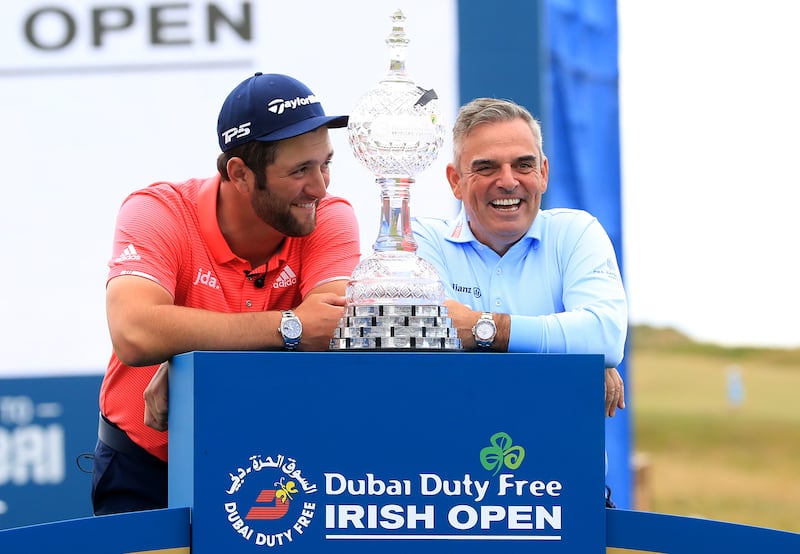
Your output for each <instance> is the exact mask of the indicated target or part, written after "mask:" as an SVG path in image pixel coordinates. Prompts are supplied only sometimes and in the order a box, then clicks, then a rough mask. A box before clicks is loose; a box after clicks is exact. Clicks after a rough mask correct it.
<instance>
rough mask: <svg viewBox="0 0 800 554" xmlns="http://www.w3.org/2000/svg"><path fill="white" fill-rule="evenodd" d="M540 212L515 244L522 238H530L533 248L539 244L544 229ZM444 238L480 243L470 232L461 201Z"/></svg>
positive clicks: (451, 240)
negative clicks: (459, 207)
mask: <svg viewBox="0 0 800 554" xmlns="http://www.w3.org/2000/svg"><path fill="white" fill-rule="evenodd" d="M541 213H542V210H539V213H538V214H537V215H536V217H535V218H534V219H533V225H531V226H530V227H529V228H528V230H527V232H526V233H525V234H524V235H523V237H522V239H521V240H520V241H518V243H517V244H519V242H524V239H531V240H532V241H533V246H534V248H536V247H537V246H538V245H539V243H540V242H541V240H542V231H543V229H544V221H543V220H544V218H543V217H542V216H541ZM446 239H447V240H448V241H450V242H457V243H458V242H461V243H467V242H477V243H480V241H479V240H478V239H477V238H475V235H474V234H473V233H472V229H470V227H469V218H468V217H467V211H466V210H465V209H464V203H463V202H462V203H461V209H460V210H459V212H458V215H457V216H456V218H455V219H453V220H452V221H451V222H450V225H449V226H448V228H447V237H446ZM480 244H482V243H480Z"/></svg>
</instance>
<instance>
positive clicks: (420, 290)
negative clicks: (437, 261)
mask: <svg viewBox="0 0 800 554" xmlns="http://www.w3.org/2000/svg"><path fill="white" fill-rule="evenodd" d="M345 295H346V303H347V305H349V306H363V305H370V304H431V305H441V304H442V302H444V285H443V284H442V281H441V280H440V278H439V272H438V271H436V268H435V267H434V266H433V265H432V264H431V263H430V262H428V261H427V260H425V259H424V258H420V257H419V256H417V255H416V254H415V253H413V252H404V251H396V252H376V253H374V254H373V255H372V256H369V257H367V258H364V259H363V260H361V262H360V263H359V264H358V265H357V266H356V268H355V269H354V270H353V274H352V276H351V277H350V281H349V282H348V284H347V291H346V293H345Z"/></svg>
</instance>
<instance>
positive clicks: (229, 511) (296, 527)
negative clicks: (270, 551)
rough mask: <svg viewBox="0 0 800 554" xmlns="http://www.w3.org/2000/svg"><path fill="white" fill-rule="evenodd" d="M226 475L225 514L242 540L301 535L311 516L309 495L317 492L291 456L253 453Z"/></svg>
mask: <svg viewBox="0 0 800 554" xmlns="http://www.w3.org/2000/svg"><path fill="white" fill-rule="evenodd" d="M228 475H229V476H230V481H231V484H230V486H229V487H228V488H227V489H226V490H225V493H226V494H227V496H228V498H227V499H226V500H227V501H226V502H225V503H224V509H225V514H226V516H227V519H228V523H229V524H230V526H231V529H232V530H233V531H234V532H235V533H237V534H238V535H239V536H240V537H241V538H242V540H245V541H247V542H249V543H251V544H254V545H256V546H266V547H270V548H271V547H275V546H284V545H286V544H289V543H291V542H293V541H294V540H295V538H297V537H299V536H301V535H302V534H303V533H304V532H305V530H306V528H308V526H309V525H310V524H311V521H312V520H313V519H314V514H315V513H316V502H315V501H314V500H313V499H310V498H309V495H311V494H313V493H315V492H317V485H316V484H315V483H313V482H311V481H309V480H308V479H307V478H306V477H305V476H303V471H302V469H301V468H300V467H299V465H298V464H297V460H295V459H294V458H290V457H286V456H284V455H283V454H278V455H276V456H275V457H274V458H273V457H272V456H268V457H266V458H264V457H263V456H262V455H261V454H254V455H253V456H250V458H249V463H247V464H244V465H242V466H240V467H237V468H236V469H235V470H234V471H231V472H229V473H228ZM312 498H313V497H312Z"/></svg>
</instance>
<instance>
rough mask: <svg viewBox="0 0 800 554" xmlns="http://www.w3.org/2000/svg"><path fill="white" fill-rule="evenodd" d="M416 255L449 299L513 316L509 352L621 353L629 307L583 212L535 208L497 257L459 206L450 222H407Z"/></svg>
mask: <svg viewBox="0 0 800 554" xmlns="http://www.w3.org/2000/svg"><path fill="white" fill-rule="evenodd" d="M411 228H412V231H413V234H414V238H415V240H416V241H417V244H418V250H417V254H418V255H419V256H420V257H422V258H425V259H427V260H428V261H430V262H431V263H432V264H433V265H434V266H435V267H436V269H437V270H438V271H439V275H440V276H441V279H442V281H443V283H444V285H445V292H446V295H447V297H448V298H452V299H454V300H457V301H458V302H461V303H462V304H466V305H467V306H470V307H471V308H472V309H473V310H478V311H486V312H494V313H506V314H510V316H511V335H510V338H509V343H508V351H509V352H551V353H570V354H603V355H604V356H605V363H606V367H616V366H617V365H618V364H619V363H620V362H621V361H622V357H623V354H624V350H625V339H626V336H627V330H628V305H627V300H626V297H625V290H624V288H623V284H622V278H621V276H620V271H619V265H618V264H617V258H616V255H615V253H614V247H613V245H612V243H611V240H610V239H609V237H608V234H607V233H606V231H605V229H603V227H602V225H601V224H600V222H599V221H598V220H597V218H595V217H594V216H592V215H591V214H589V213H587V212H585V211H582V210H572V209H551V210H540V211H539V213H538V214H537V216H536V218H535V219H534V221H533V225H531V228H530V229H529V230H528V232H527V233H526V234H525V236H523V237H522V238H521V239H520V240H519V241H518V242H516V243H515V244H514V245H513V246H512V247H511V248H510V249H509V250H508V251H507V252H506V253H505V254H504V255H503V256H502V257H501V256H499V255H498V254H497V253H496V252H494V251H493V250H492V249H491V248H489V247H488V246H486V245H484V244H481V243H480V242H479V241H478V240H477V239H476V238H475V236H474V235H473V234H472V231H471V230H470V228H469V225H468V223H467V216H466V213H465V211H464V209H463V206H462V209H461V212H460V213H459V214H458V216H457V217H456V218H455V219H454V220H453V221H446V220H443V219H438V218H430V217H426V218H412V222H411Z"/></svg>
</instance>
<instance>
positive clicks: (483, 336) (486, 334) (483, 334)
mask: <svg viewBox="0 0 800 554" xmlns="http://www.w3.org/2000/svg"><path fill="white" fill-rule="evenodd" d="M494 329H495V327H494V324H493V323H492V322H491V321H485V320H484V321H478V323H476V324H475V335H476V336H477V337H478V339H480V340H491V339H492V337H493V336H494V333H495V331H494Z"/></svg>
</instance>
